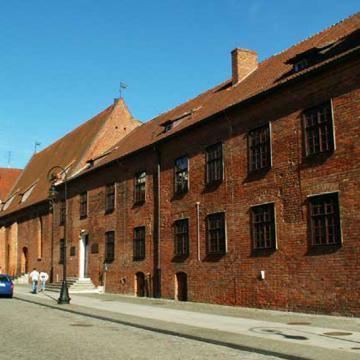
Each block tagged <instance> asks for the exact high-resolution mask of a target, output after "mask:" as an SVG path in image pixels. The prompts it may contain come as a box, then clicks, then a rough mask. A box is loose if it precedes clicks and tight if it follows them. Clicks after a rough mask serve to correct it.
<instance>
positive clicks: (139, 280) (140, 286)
mask: <svg viewBox="0 0 360 360" xmlns="http://www.w3.org/2000/svg"><path fill="white" fill-rule="evenodd" d="M136 296H139V297H143V296H145V275H144V273H142V272H138V273H136Z"/></svg>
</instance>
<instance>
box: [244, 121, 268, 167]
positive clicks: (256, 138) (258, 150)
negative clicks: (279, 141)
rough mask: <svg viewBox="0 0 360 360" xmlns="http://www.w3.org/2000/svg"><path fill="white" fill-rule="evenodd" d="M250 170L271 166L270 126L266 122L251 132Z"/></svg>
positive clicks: (249, 143) (249, 142)
mask: <svg viewBox="0 0 360 360" xmlns="http://www.w3.org/2000/svg"><path fill="white" fill-rule="evenodd" d="M248 146H249V170H250V171H256V170H261V169H268V168H270V167H271V150H270V126H269V124H266V125H265V126H261V127H259V128H257V129H254V130H251V131H250V132H249V140H248Z"/></svg>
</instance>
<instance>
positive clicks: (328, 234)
mask: <svg viewBox="0 0 360 360" xmlns="http://www.w3.org/2000/svg"><path fill="white" fill-rule="evenodd" d="M310 217H311V220H310V224H311V243H312V245H334V244H340V243H341V236H340V235H341V234H340V217H339V203H338V196H337V194H326V195H321V196H315V197H312V198H310Z"/></svg>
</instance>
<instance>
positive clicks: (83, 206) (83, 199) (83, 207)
mask: <svg viewBox="0 0 360 360" xmlns="http://www.w3.org/2000/svg"><path fill="white" fill-rule="evenodd" d="M86 217H87V192H83V193H81V194H80V219H85V218H86Z"/></svg>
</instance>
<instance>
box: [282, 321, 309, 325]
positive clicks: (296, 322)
mask: <svg viewBox="0 0 360 360" xmlns="http://www.w3.org/2000/svg"><path fill="white" fill-rule="evenodd" d="M287 325H311V323H310V322H306V321H291V322H288V323H287Z"/></svg>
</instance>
